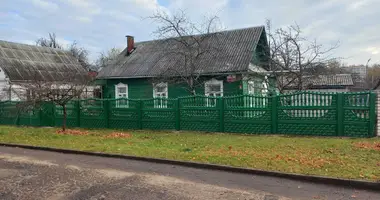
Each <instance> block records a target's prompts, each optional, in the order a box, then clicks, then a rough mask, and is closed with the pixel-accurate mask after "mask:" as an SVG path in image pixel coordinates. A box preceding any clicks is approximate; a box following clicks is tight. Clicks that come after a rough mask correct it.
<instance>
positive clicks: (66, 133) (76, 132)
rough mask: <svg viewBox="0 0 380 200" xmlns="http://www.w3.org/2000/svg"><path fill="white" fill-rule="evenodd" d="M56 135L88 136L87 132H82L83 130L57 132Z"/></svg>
mask: <svg viewBox="0 0 380 200" xmlns="http://www.w3.org/2000/svg"><path fill="white" fill-rule="evenodd" d="M56 133H58V134H62V135H88V134H89V133H88V131H83V130H70V129H69V130H66V131H63V130H57V131H56Z"/></svg>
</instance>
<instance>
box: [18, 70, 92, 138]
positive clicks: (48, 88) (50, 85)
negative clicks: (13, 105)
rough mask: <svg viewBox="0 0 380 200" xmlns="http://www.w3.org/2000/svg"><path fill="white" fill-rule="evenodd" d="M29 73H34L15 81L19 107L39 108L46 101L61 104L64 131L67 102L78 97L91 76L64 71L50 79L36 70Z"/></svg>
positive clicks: (64, 128)
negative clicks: (59, 76)
mask: <svg viewBox="0 0 380 200" xmlns="http://www.w3.org/2000/svg"><path fill="white" fill-rule="evenodd" d="M29 74H34V75H33V77H32V79H30V80H28V81H23V82H17V83H15V84H16V85H17V86H18V88H19V89H18V90H14V91H13V92H15V93H16V94H17V96H18V97H19V98H20V100H21V103H20V104H19V109H21V110H23V111H24V112H25V111H29V110H31V109H40V107H41V106H42V105H43V104H44V103H46V102H51V103H53V104H54V105H58V106H61V107H62V110H63V122H62V131H65V130H66V121H67V104H68V103H69V102H70V101H71V100H73V99H79V98H80V95H81V94H82V92H83V90H84V89H85V88H86V86H87V85H88V84H89V83H90V82H91V81H92V78H91V77H90V76H88V75H84V74H78V73H76V72H72V73H71V72H66V73H65V74H64V76H63V77H61V78H60V79H57V80H54V81H50V80H46V79H44V78H43V77H41V75H40V73H39V72H37V71H33V70H30V72H29Z"/></svg>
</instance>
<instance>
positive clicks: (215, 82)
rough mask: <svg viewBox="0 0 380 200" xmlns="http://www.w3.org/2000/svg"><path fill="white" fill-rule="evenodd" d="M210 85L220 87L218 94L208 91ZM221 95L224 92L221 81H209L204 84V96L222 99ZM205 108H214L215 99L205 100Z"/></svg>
mask: <svg viewBox="0 0 380 200" xmlns="http://www.w3.org/2000/svg"><path fill="white" fill-rule="evenodd" d="M210 85H220V91H219V92H215V91H210V88H209V86H210ZM223 93H224V91H223V80H216V79H211V80H209V81H206V82H205V96H208V97H219V96H220V97H223ZM218 95H219V96H218ZM206 106H207V107H215V106H216V99H207V101H206Z"/></svg>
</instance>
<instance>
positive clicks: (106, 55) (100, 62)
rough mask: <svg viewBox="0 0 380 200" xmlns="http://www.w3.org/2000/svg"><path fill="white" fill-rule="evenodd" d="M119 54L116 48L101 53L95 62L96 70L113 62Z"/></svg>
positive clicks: (119, 51)
mask: <svg viewBox="0 0 380 200" xmlns="http://www.w3.org/2000/svg"><path fill="white" fill-rule="evenodd" d="M120 53H121V50H120V49H118V48H115V47H114V48H112V49H110V50H108V51H107V52H101V53H100V56H99V58H98V59H97V60H96V61H95V65H96V68H98V69H101V68H103V67H105V66H107V65H108V64H109V63H111V62H112V61H114V60H115V59H116V58H117V56H119V54H120Z"/></svg>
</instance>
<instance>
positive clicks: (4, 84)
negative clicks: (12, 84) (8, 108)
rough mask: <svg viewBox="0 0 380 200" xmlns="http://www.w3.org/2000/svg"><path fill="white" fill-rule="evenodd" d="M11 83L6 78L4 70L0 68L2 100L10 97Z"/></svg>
mask: <svg viewBox="0 0 380 200" xmlns="http://www.w3.org/2000/svg"><path fill="white" fill-rule="evenodd" d="M8 91H9V84H8V82H7V80H6V78H5V74H4V71H3V70H2V69H1V68H0V101H6V100H8V99H9V94H8Z"/></svg>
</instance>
